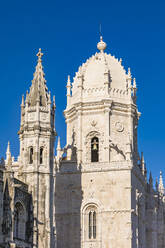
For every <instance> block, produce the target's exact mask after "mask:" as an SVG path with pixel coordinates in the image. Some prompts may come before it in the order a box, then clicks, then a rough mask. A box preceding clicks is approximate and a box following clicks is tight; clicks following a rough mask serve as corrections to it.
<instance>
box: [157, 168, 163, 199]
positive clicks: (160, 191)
mask: <svg viewBox="0 0 165 248" xmlns="http://www.w3.org/2000/svg"><path fill="white" fill-rule="evenodd" d="M158 191H159V193H160V195H164V185H163V176H162V172H161V171H160V178H159V185H158Z"/></svg>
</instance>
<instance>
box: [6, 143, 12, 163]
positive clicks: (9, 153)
mask: <svg viewBox="0 0 165 248" xmlns="http://www.w3.org/2000/svg"><path fill="white" fill-rule="evenodd" d="M11 161H12V157H11V152H10V142H9V141H8V145H7V150H6V163H7V164H10V162H11Z"/></svg>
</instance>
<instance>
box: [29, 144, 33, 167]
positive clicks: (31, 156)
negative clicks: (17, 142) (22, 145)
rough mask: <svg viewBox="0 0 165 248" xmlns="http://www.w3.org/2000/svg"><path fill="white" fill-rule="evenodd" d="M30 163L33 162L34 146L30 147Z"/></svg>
mask: <svg viewBox="0 0 165 248" xmlns="http://www.w3.org/2000/svg"><path fill="white" fill-rule="evenodd" d="M29 163H30V164H32V163H33V147H30V149H29Z"/></svg>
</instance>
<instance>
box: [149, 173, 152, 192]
mask: <svg viewBox="0 0 165 248" xmlns="http://www.w3.org/2000/svg"><path fill="white" fill-rule="evenodd" d="M149 185H150V187H151V188H153V178H152V173H151V171H150V177H149Z"/></svg>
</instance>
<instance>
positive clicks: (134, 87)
mask: <svg viewBox="0 0 165 248" xmlns="http://www.w3.org/2000/svg"><path fill="white" fill-rule="evenodd" d="M133 89H137V87H136V78H134V79H133Z"/></svg>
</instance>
